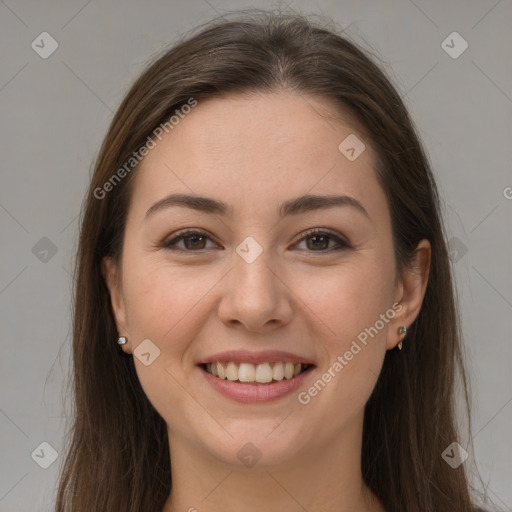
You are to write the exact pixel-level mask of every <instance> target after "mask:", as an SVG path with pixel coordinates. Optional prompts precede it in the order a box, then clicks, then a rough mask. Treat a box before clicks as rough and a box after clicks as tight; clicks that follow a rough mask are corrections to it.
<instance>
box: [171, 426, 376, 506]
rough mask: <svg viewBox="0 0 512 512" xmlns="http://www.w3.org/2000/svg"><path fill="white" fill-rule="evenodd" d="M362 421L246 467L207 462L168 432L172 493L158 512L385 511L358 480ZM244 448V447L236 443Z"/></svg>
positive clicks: (204, 456)
mask: <svg viewBox="0 0 512 512" xmlns="http://www.w3.org/2000/svg"><path fill="white" fill-rule="evenodd" d="M361 440H362V418H360V419H359V420H358V421H357V422H356V423H355V424H354V425H352V426H349V427H347V429H346V431H344V432H343V433H342V434H341V435H338V437H336V438H333V439H330V440H329V442H324V443H322V444H321V443H318V444H317V445H315V446H312V447H311V446H310V447H309V448H308V449H307V450H306V449H305V450H303V451H302V452H301V453H298V454H296V455H294V456H293V457H292V458H290V459H288V460H287V461H284V462H282V463H279V464H272V465H270V464H264V463H263V460H264V457H262V459H261V461H260V462H258V463H257V464H256V465H254V466H253V467H250V468H246V467H243V466H240V465H239V466H234V465H231V464H228V463H226V462H224V461H220V460H218V459H217V458H213V457H209V456H208V454H205V450H204V449H202V450H201V449H198V447H197V445H195V446H193V445H190V444H188V443H187V442H185V441H183V439H176V438H174V436H173V435H172V434H171V433H169V445H170V451H171V453H172V457H171V471H172V491H171V494H170V495H169V498H168V500H167V502H166V504H165V507H164V509H163V511H162V512H178V511H180V512H182V511H188V512H214V511H219V510H233V506H234V505H236V510H237V512H256V511H258V512H259V511H261V510H286V511H295V510H297V512H299V511H302V512H303V511H304V510H307V511H308V512H331V511H332V512H334V511H336V512H349V511H350V512H385V511H384V508H383V507H382V505H381V503H380V502H379V501H378V500H377V499H376V497H375V496H374V495H373V493H371V491H370V490H369V489H368V488H367V487H366V485H365V484H364V482H363V479H362V475H361V466H360V460H361ZM241 444H244V443H241Z"/></svg>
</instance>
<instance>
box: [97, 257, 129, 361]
mask: <svg viewBox="0 0 512 512" xmlns="http://www.w3.org/2000/svg"><path fill="white" fill-rule="evenodd" d="M101 273H102V275H103V279H104V280H105V283H106V285H107V288H108V289H109V292H110V302H111V305H112V313H113V315H114V321H115V323H116V327H117V332H118V333H119V336H126V338H127V340H128V343H127V344H126V345H121V348H122V349H123V351H124V352H126V353H130V350H129V348H128V347H129V346H130V333H129V330H128V322H127V318H126V305H125V301H124V295H123V286H122V279H121V269H120V266H119V265H118V264H117V263H116V262H115V261H114V260H113V259H112V258H110V257H105V258H103V261H102V262H101Z"/></svg>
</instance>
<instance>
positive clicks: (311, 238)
mask: <svg viewBox="0 0 512 512" xmlns="http://www.w3.org/2000/svg"><path fill="white" fill-rule="evenodd" d="M304 241H305V243H306V248H307V250H308V251H310V252H335V251H341V250H344V249H349V248H350V245H349V244H348V243H347V242H345V241H344V240H342V239H341V238H339V237H338V236H336V235H334V234H332V233H330V232H328V231H320V230H312V231H309V232H307V233H306V235H305V236H304V237H302V238H301V240H300V241H299V244H300V243H302V242H304ZM333 241H334V242H336V243H337V245H338V247H334V248H330V249H329V244H330V243H331V242H333ZM297 245H298V244H297Z"/></svg>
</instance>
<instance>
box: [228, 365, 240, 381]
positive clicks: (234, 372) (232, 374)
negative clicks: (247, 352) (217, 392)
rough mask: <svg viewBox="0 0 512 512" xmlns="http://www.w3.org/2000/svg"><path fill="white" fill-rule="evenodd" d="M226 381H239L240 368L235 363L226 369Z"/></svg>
mask: <svg viewBox="0 0 512 512" xmlns="http://www.w3.org/2000/svg"><path fill="white" fill-rule="evenodd" d="M226 379H228V380H238V368H237V367H236V364H235V363H228V366H227V368H226Z"/></svg>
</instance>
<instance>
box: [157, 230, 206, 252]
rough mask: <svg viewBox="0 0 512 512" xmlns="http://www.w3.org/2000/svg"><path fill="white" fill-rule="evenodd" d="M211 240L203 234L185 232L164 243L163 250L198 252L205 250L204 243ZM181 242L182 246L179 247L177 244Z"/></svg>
mask: <svg viewBox="0 0 512 512" xmlns="http://www.w3.org/2000/svg"><path fill="white" fill-rule="evenodd" d="M208 240H211V239H210V237H209V236H207V235H206V234H205V233H201V232H199V231H186V232H182V233H181V234H178V236H176V237H174V238H172V239H171V240H169V241H167V242H164V244H163V245H162V246H163V247H164V248H166V249H169V250H171V251H185V252H198V251H202V250H204V249H207V247H206V243H207V241H208ZM181 241H183V246H182V247H179V246H178V243H179V242H181Z"/></svg>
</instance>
